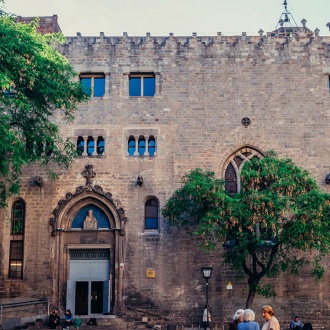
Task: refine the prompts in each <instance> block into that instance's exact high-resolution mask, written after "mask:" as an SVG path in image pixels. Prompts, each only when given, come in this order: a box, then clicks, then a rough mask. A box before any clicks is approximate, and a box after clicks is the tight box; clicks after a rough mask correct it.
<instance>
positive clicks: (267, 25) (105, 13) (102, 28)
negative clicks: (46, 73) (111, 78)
mask: <svg viewBox="0 0 330 330" xmlns="http://www.w3.org/2000/svg"><path fill="white" fill-rule="evenodd" d="M283 1H284V0H250V1H248V0H5V10H6V11H7V12H10V13H12V14H16V15H18V16H28V17H30V16H52V15H54V14H56V15H58V22H59V25H60V27H61V29H62V32H63V33H64V35H65V36H75V35H76V34H77V32H80V33H81V34H82V35H83V36H99V35H100V32H104V33H105V35H106V36H122V35H123V32H127V33H128V35H129V36H145V35H146V33H147V32H149V33H150V34H151V36H168V35H169V33H174V35H177V36H190V35H192V33H193V32H196V33H197V35H199V36H212V35H214V36H215V35H216V34H217V32H222V34H224V35H240V34H241V33H242V32H246V33H247V35H257V34H258V31H259V29H262V30H264V31H265V33H266V32H270V31H273V30H274V29H275V28H276V26H277V23H278V21H279V19H280V17H281V14H282V13H283V11H284V6H283ZM287 3H288V5H287V8H288V10H289V12H290V13H291V15H292V16H293V18H294V20H295V21H296V23H297V24H298V26H301V23H300V22H301V20H302V19H303V18H304V19H306V20H307V24H306V26H307V27H308V28H309V29H311V30H313V31H314V30H315V29H316V28H318V29H320V30H321V31H320V34H321V35H330V32H329V28H328V27H327V26H326V24H327V23H328V22H330V0H287ZM291 22H293V20H292V19H291Z"/></svg>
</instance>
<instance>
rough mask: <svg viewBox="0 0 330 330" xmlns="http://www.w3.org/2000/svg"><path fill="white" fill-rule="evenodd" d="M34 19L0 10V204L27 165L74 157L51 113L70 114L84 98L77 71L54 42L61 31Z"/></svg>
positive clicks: (59, 38) (16, 189) (66, 161)
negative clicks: (42, 30) (44, 31)
mask: <svg viewBox="0 0 330 330" xmlns="http://www.w3.org/2000/svg"><path fill="white" fill-rule="evenodd" d="M37 26H38V21H37V20H36V21H34V22H32V23H31V24H23V23H15V21H14V19H13V18H12V17H10V16H8V15H6V14H5V13H3V12H2V13H1V15H0V133H1V135H2V136H3V139H2V140H1V142H0V180H1V181H0V207H3V206H5V200H6V198H7V197H8V196H10V195H12V194H18V192H19V188H20V179H19V177H20V174H21V168H22V166H23V165H25V164H31V163H34V162H39V163H40V164H42V165H45V164H48V163H50V162H52V163H56V164H57V165H59V166H60V167H63V168H68V167H69V166H70V164H71V163H72V161H73V157H74V156H75V150H74V146H73V145H72V143H70V142H69V141H63V140H62V138H61V136H60V134H59V129H58V126H57V124H55V123H53V122H52V120H53V118H58V119H59V118H60V117H62V119H63V120H64V121H66V122H70V121H72V120H73V119H74V111H75V109H76V107H77V104H78V103H80V102H84V101H86V100H87V99H88V95H86V94H85V92H84V90H83V87H82V86H81V85H80V83H79V82H75V81H74V80H75V77H76V73H75V72H74V70H73V68H72V67H71V66H70V64H69V63H68V61H67V59H66V58H65V57H64V56H62V55H61V54H60V53H59V52H57V51H56V49H55V45H56V44H58V43H59V42H61V41H63V40H64V39H63V35H60V34H54V35H41V34H39V33H38V32H37V31H36V27H37Z"/></svg>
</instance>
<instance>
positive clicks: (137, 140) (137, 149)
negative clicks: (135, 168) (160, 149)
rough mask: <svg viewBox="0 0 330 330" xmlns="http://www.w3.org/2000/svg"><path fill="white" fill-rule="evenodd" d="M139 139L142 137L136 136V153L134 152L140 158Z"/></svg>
mask: <svg viewBox="0 0 330 330" xmlns="http://www.w3.org/2000/svg"><path fill="white" fill-rule="evenodd" d="M139 137H140V135H134V139H135V152H134V156H138V155H139Z"/></svg>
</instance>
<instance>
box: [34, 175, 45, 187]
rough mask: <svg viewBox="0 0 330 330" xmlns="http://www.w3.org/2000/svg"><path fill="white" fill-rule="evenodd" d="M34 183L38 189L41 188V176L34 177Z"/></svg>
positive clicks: (42, 180)
mask: <svg viewBox="0 0 330 330" xmlns="http://www.w3.org/2000/svg"><path fill="white" fill-rule="evenodd" d="M35 183H36V185H37V186H38V187H43V186H44V179H43V178H42V177H41V176H36V177H35Z"/></svg>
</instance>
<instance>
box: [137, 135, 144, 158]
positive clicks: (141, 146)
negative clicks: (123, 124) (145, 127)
mask: <svg viewBox="0 0 330 330" xmlns="http://www.w3.org/2000/svg"><path fill="white" fill-rule="evenodd" d="M145 151H146V139H145V137H144V136H143V135H140V136H139V142H138V152H139V156H143V155H144V153H145Z"/></svg>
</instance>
